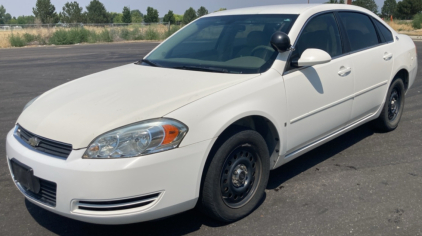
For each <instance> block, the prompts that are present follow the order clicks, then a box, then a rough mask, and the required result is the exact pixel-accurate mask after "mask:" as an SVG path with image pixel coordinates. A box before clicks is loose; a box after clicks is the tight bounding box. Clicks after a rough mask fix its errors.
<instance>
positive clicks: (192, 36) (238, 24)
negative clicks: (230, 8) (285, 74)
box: [146, 14, 297, 74]
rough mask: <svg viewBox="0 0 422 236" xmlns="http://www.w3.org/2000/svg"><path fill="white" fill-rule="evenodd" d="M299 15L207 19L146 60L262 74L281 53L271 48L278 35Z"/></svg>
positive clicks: (180, 33) (229, 71)
mask: <svg viewBox="0 0 422 236" xmlns="http://www.w3.org/2000/svg"><path fill="white" fill-rule="evenodd" d="M296 18H297V15H282V14H278V15H266V14H259V15H231V16H214V17H204V18H201V19H198V20H197V21H195V22H192V23H191V24H189V25H187V26H185V27H183V28H182V29H181V30H180V31H178V32H177V33H176V34H174V35H173V36H172V37H171V38H169V39H168V40H167V41H165V42H164V43H162V44H160V46H159V47H158V48H156V49H155V50H154V51H153V52H152V53H151V54H150V55H149V56H148V57H147V58H146V59H148V60H150V61H151V62H154V63H156V64H157V65H158V66H161V67H168V68H176V69H190V70H213V71H218V72H226V73H243V74H245V73H246V74H248V73H249V74H250V73H261V72H264V71H266V70H268V69H269V68H270V67H271V65H272V64H273V62H274V61H275V59H276V57H277V55H278V52H277V51H276V50H274V48H273V47H271V45H270V39H271V36H272V35H273V34H274V32H276V31H282V32H285V33H289V31H290V28H291V27H292V25H293V24H294V22H295V20H296Z"/></svg>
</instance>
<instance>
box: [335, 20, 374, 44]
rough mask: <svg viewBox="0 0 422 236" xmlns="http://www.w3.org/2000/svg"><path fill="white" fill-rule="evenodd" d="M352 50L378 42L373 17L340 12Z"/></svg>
mask: <svg viewBox="0 0 422 236" xmlns="http://www.w3.org/2000/svg"><path fill="white" fill-rule="evenodd" d="M339 15H340V18H341V20H342V21H343V24H344V27H345V28H346V32H347V36H348V38H349V42H350V47H351V49H352V51H356V50H360V49H363V48H367V47H371V46H374V45H377V44H378V36H377V32H376V31H375V27H374V25H373V24H372V21H371V19H369V17H368V16H366V15H364V14H359V13H351V12H340V13H339Z"/></svg>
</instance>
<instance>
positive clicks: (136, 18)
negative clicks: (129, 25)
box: [130, 10, 143, 23]
mask: <svg viewBox="0 0 422 236" xmlns="http://www.w3.org/2000/svg"><path fill="white" fill-rule="evenodd" d="M130 16H131V17H132V22H133V23H142V21H143V19H142V17H143V15H142V13H141V11H140V10H132V11H130Z"/></svg>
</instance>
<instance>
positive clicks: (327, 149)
mask: <svg viewBox="0 0 422 236" xmlns="http://www.w3.org/2000/svg"><path fill="white" fill-rule="evenodd" d="M373 134H374V130H373V129H372V128H371V124H370V123H367V124H364V125H362V126H360V127H357V128H355V129H353V130H351V131H349V132H347V133H345V134H343V135H341V136H340V137H337V138H336V139H333V140H331V141H330V142H328V143H326V144H324V145H322V146H320V147H318V148H316V149H314V150H312V151H310V152H308V153H306V154H304V155H302V156H300V157H298V158H296V159H294V160H292V161H290V162H288V163H286V164H285V165H283V166H281V167H279V168H277V169H275V170H273V171H271V174H270V179H269V181H268V185H267V189H275V188H277V187H279V186H281V185H282V184H283V183H284V182H286V181H287V180H289V179H291V178H293V177H295V176H296V175H298V174H300V173H302V172H304V171H306V170H308V169H311V168H312V167H314V166H316V165H317V164H319V163H321V162H323V161H325V160H327V159H329V158H331V157H333V156H335V155H337V154H338V153H341V152H342V151H344V150H345V149H347V148H349V147H351V146H353V145H354V144H356V143H358V142H360V141H362V140H363V139H365V138H366V137H369V136H371V135H373Z"/></svg>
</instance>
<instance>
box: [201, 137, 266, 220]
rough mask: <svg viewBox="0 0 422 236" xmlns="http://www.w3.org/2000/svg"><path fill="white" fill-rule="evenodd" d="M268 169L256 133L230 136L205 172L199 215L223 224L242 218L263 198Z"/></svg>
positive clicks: (264, 148) (261, 144) (264, 147)
mask: <svg viewBox="0 0 422 236" xmlns="http://www.w3.org/2000/svg"><path fill="white" fill-rule="evenodd" d="M269 167H270V162H269V154H268V149H267V145H266V143H265V140H264V139H263V138H262V136H261V135H260V134H259V133H258V132H256V131H252V130H246V131H241V132H239V133H236V134H234V135H232V136H231V137H230V138H228V139H227V140H226V141H225V142H224V143H223V144H222V145H221V146H220V147H219V148H218V150H217V151H216V152H215V155H214V156H213V157H212V161H211V163H210V165H209V167H208V169H207V170H206V173H205V180H204V184H203V189H202V193H201V199H200V207H201V209H202V211H203V212H204V213H206V214H207V215H209V216H211V217H213V218H215V219H217V220H220V221H223V222H233V221H236V220H239V219H241V218H243V217H245V216H246V215H248V214H249V213H251V212H252V211H253V210H254V209H255V208H256V207H257V206H258V204H259V202H260V200H261V199H262V197H263V195H264V191H265V188H266V186H267V182H268V177H269Z"/></svg>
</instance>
